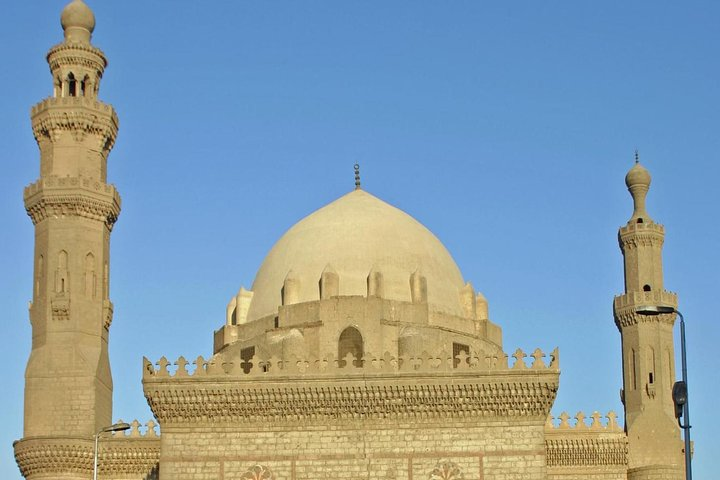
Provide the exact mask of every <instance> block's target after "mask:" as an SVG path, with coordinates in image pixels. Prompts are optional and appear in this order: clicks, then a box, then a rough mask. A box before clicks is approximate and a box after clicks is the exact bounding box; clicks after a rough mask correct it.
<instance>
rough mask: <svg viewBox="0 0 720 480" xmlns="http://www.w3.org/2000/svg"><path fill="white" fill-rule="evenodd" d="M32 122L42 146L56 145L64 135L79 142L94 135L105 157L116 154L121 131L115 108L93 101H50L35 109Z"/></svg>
mask: <svg viewBox="0 0 720 480" xmlns="http://www.w3.org/2000/svg"><path fill="white" fill-rule="evenodd" d="M31 118H32V127H33V135H34V136H35V140H36V141H37V142H38V143H40V142H41V141H43V140H45V139H47V140H50V141H51V142H52V141H55V140H56V139H57V138H58V135H59V133H60V132H63V131H69V132H72V133H73V135H75V136H76V137H78V139H80V136H82V135H85V134H90V135H95V136H97V137H99V139H100V142H101V144H100V145H99V148H100V149H102V151H103V152H104V153H107V152H109V151H110V150H112V147H113V145H114V144H115V139H116V138H117V132H118V128H119V121H118V117H117V114H116V113H115V110H114V109H113V108H112V106H110V105H108V104H105V103H102V102H100V101H98V100H95V99H92V98H89V97H61V98H60V97H59V98H47V99H45V100H43V101H42V102H40V103H38V104H37V105H35V106H34V107H33V108H32V111H31Z"/></svg>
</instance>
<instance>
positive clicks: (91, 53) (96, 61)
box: [47, 42, 108, 73]
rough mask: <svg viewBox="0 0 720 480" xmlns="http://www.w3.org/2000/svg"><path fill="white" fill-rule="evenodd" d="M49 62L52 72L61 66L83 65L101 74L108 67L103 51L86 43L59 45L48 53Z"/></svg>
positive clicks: (64, 43)
mask: <svg viewBox="0 0 720 480" xmlns="http://www.w3.org/2000/svg"><path fill="white" fill-rule="evenodd" d="M47 61H48V64H49V65H50V69H51V70H55V69H56V68H57V67H58V66H60V65H68V64H73V65H83V66H86V67H90V68H95V69H97V70H98V71H99V72H100V73H102V72H103V70H104V69H105V67H107V64H108V62H107V58H106V57H105V54H104V53H103V51H102V50H100V49H99V48H97V47H95V46H93V45H90V44H85V43H80V42H74V43H67V42H63V43H59V44H57V45H55V46H54V47H52V48H51V49H50V51H49V52H48V53H47Z"/></svg>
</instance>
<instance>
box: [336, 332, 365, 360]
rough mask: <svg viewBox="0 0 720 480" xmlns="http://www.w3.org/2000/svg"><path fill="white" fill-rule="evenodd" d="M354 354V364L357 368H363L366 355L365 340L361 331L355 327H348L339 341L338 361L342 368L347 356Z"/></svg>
mask: <svg viewBox="0 0 720 480" xmlns="http://www.w3.org/2000/svg"><path fill="white" fill-rule="evenodd" d="M348 353H350V354H352V356H353V357H355V361H354V362H353V364H354V365H355V366H356V367H360V366H362V358H363V356H364V355H365V348H364V345H363V338H362V334H361V333H360V330H358V329H357V328H355V327H347V328H346V329H345V330H343V331H342V333H341V334H340V339H339V340H338V361H339V365H340V367H344V366H345V364H346V362H345V357H346V356H347V354H348Z"/></svg>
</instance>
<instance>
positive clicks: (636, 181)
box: [625, 162, 651, 188]
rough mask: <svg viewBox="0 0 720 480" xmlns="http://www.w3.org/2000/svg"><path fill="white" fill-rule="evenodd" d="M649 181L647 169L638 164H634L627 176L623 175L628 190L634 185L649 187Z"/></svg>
mask: <svg viewBox="0 0 720 480" xmlns="http://www.w3.org/2000/svg"><path fill="white" fill-rule="evenodd" d="M650 180H651V178H650V172H648V170H647V168H645V167H643V166H642V165H640V163H639V162H636V163H635V165H633V167H632V168H631V169H630V171H629V172H628V173H627V175H625V185H627V187H628V188H632V187H633V186H635V185H644V186H645V187H649V186H650Z"/></svg>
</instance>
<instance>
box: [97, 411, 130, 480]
mask: <svg viewBox="0 0 720 480" xmlns="http://www.w3.org/2000/svg"><path fill="white" fill-rule="evenodd" d="M129 428H130V424H128V423H125V422H120V423H114V424H112V425H110V426H109V427H105V428H101V429H100V430H98V432H97V433H96V434H95V454H94V460H93V480H97V467H98V442H99V441H100V435H102V434H103V433H108V432H123V431H125V430H127V429H129Z"/></svg>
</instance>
